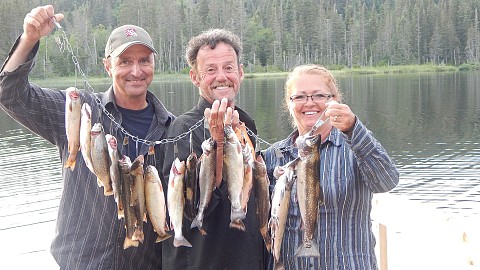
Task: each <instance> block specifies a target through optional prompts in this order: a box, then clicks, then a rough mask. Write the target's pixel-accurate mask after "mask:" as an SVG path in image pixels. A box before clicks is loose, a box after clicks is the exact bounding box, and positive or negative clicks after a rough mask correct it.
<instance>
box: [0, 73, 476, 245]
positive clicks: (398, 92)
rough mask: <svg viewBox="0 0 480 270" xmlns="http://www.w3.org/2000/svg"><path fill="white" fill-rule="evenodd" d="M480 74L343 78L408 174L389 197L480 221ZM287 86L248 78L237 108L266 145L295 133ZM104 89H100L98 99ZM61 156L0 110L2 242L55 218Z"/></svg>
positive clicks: (169, 99)
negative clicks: (253, 122)
mask: <svg viewBox="0 0 480 270" xmlns="http://www.w3.org/2000/svg"><path fill="white" fill-rule="evenodd" d="M479 75H480V73H477V72H468V73H446V74H425V75H421V74H415V75H389V76H383V75H382V76H378V75H376V76H355V77H339V78H338V80H339V86H340V89H341V90H342V91H343V93H344V103H347V104H348V105H350V106H351V108H352V110H353V111H354V113H356V114H357V116H358V117H359V119H360V120H361V121H362V122H363V123H364V124H366V125H367V127H368V128H369V129H370V130H371V131H372V132H373V133H374V135H375V137H376V138H377V139H378V140H379V141H380V142H381V143H382V145H383V146H384V147H385V148H386V149H387V151H388V152H389V154H390V155H391V157H392V158H393V159H394V161H395V163H396V164H397V166H398V168H399V170H400V172H401V181H400V185H399V186H398V187H397V188H396V189H395V190H394V191H392V192H391V194H393V195H398V196H404V197H407V198H409V199H411V200H417V201H419V202H422V203H426V204H431V205H433V206H434V207H436V208H438V209H442V211H445V213H447V214H449V215H462V216H477V215H480V76H479ZM284 82H285V78H275V79H274V78H266V79H247V80H245V81H244V83H243V84H242V90H241V93H240V95H239V97H238V103H239V105H240V106H241V107H243V108H244V109H245V110H246V111H247V112H248V113H249V114H250V115H251V116H253V117H254V118H255V120H256V123H257V127H258V131H259V133H258V135H259V136H260V137H261V138H262V139H264V140H265V141H267V142H269V143H273V142H275V141H277V140H280V139H283V138H285V137H286V136H287V135H288V134H289V133H290V132H291V126H290V123H289V120H288V115H287V114H286V113H285V110H284V107H283V84H284ZM52 87H58V88H65V87H66V86H62V85H60V84H59V85H55V86H52ZM107 87H108V86H107V85H97V86H94V88H95V89H96V91H104V90H105V89H106V88H107ZM152 89H153V91H154V92H155V93H156V94H157V96H158V97H159V98H160V99H161V100H162V101H163V102H164V104H165V105H166V107H167V108H169V109H170V110H171V111H172V112H173V113H175V114H177V115H178V114H181V113H182V112H185V111H187V110H188V109H190V108H191V107H192V106H193V105H195V104H196V102H197V99H198V90H197V89H195V88H194V87H193V86H192V84H191V83H190V82H171V83H161V84H155V85H153V87H152ZM261 146H262V147H263V148H266V147H267V146H268V145H267V144H262V145H261ZM57 155H58V152H57V150H56V148H55V147H53V146H51V145H50V144H48V143H47V142H45V141H44V140H42V139H41V138H39V137H38V136H36V135H34V134H32V133H30V132H29V131H28V130H26V129H25V128H23V127H22V126H20V125H19V124H17V123H16V122H14V121H13V120H11V119H10V118H9V117H8V116H7V115H6V114H5V112H4V111H2V110H0V177H1V181H0V236H1V237H2V238H4V237H9V234H10V232H11V231H12V229H18V228H25V230H26V231H28V230H29V229H31V228H38V227H39V226H40V225H41V224H42V223H48V222H51V223H53V221H54V220H55V219H56V213H57V209H58V202H59V198H60V195H61V188H62V185H61V172H60V162H59V159H58V156H57ZM35 226H36V227H35ZM49 233H53V232H49ZM10 237H11V236H10ZM49 238H50V237H49ZM48 240H49V239H48ZM18 246H23V245H21V244H18ZM14 248H19V252H28V251H24V249H21V248H20V247H14ZM35 248H36V247H34V248H33V249H35ZM42 248H43V249H45V247H44V246H43V247H38V250H41V249H42ZM31 249H32V248H30V251H31Z"/></svg>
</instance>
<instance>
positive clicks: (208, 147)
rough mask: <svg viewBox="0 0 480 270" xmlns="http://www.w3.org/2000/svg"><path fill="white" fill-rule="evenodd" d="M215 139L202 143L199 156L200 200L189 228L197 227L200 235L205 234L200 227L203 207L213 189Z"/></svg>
mask: <svg viewBox="0 0 480 270" xmlns="http://www.w3.org/2000/svg"><path fill="white" fill-rule="evenodd" d="M215 150H216V149H215V141H214V140H213V139H212V138H209V139H207V140H205V141H203V143H202V151H203V153H202V155H201V156H200V172H199V174H198V181H199V186H200V201H199V206H198V212H197V216H196V217H195V219H194V220H193V221H192V224H191V226H190V228H192V229H193V228H195V227H197V228H198V229H199V230H200V233H201V234H202V235H205V234H207V233H206V232H205V230H203V229H202V226H203V217H204V212H205V209H206V208H207V207H208V204H209V203H210V199H211V198H212V194H213V190H214V189H215V160H216V151H215Z"/></svg>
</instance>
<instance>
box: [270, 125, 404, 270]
mask: <svg viewBox="0 0 480 270" xmlns="http://www.w3.org/2000/svg"><path fill="white" fill-rule="evenodd" d="M296 137H298V131H295V132H293V133H292V134H290V135H289V136H288V137H287V138H286V139H285V140H282V141H279V142H277V143H275V144H274V145H272V146H271V147H269V148H268V149H267V150H265V152H264V156H265V163H266V165H267V169H268V175H269V177H270V181H271V182H270V185H271V186H270V190H271V191H272V190H273V187H274V185H275V180H276V179H275V178H274V177H273V171H274V169H275V167H276V166H279V165H284V164H285V163H287V162H289V161H291V160H293V159H295V158H296V157H297V149H296V148H293V147H292V146H293V144H294V142H295V139H296ZM275 149H279V150H280V151H282V152H283V157H277V156H276V154H275ZM320 156H321V158H320V179H319V181H320V185H321V188H322V190H323V194H324V200H325V204H323V205H320V210H319V214H318V218H317V231H316V233H315V236H314V241H316V242H317V244H318V246H319V249H320V250H319V252H320V257H319V258H314V257H298V258H295V256H294V254H295V251H296V250H297V248H298V247H299V246H300V245H301V244H302V237H303V229H302V225H301V223H302V220H301V215H300V209H299V206H298V202H297V197H296V184H294V186H293V189H292V192H291V201H290V202H291V203H290V207H289V210H288V218H287V223H286V229H285V233H284V236H283V241H282V247H281V251H280V253H281V255H280V256H281V259H282V260H283V262H284V265H285V269H297V270H302V269H347V270H353V269H359V270H367V269H377V268H378V267H377V260H376V257H375V250H374V248H375V237H374V235H373V232H372V228H371V227H372V222H371V219H370V212H371V210H372V204H371V200H372V195H373V193H380V192H387V191H390V190H392V189H393V188H394V187H395V186H396V185H397V184H398V181H399V173H398V170H397V168H396V167H395V164H394V163H393V161H392V160H391V159H390V157H389V156H388V154H387V152H386V151H385V149H384V148H383V147H382V146H381V145H380V143H379V142H378V141H377V140H376V139H375V138H374V137H373V136H372V134H371V132H370V131H369V130H367V128H366V127H365V126H364V125H363V124H362V123H361V122H360V120H359V119H358V118H357V121H356V124H355V126H354V129H353V133H352V136H351V138H348V137H347V136H346V135H345V134H343V133H342V132H340V131H339V130H338V129H336V128H333V129H332V131H331V133H330V135H329V136H328V138H327V139H326V140H325V142H323V143H322V145H321V148H320ZM270 261H273V258H271V259H270ZM270 264H272V263H270Z"/></svg>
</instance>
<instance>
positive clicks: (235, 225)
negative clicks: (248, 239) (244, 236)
mask: <svg viewBox="0 0 480 270" xmlns="http://www.w3.org/2000/svg"><path fill="white" fill-rule="evenodd" d="M230 228H234V229H237V230H240V231H242V232H244V231H245V224H243V221H242V220H240V219H236V220H232V221H231V222H230Z"/></svg>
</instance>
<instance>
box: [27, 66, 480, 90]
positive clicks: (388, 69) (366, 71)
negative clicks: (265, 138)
mask: <svg viewBox="0 0 480 270" xmlns="http://www.w3.org/2000/svg"><path fill="white" fill-rule="evenodd" d="M327 68H329V69H330V70H331V71H332V73H333V74H334V75H335V76H347V75H350V76H351V75H389V74H391V75H393V74H414V73H435V72H457V71H463V70H467V71H473V70H478V69H479V68H480V66H477V65H476V64H472V65H468V66H464V65H462V66H460V67H455V66H447V65H404V66H381V67H353V68H347V67H341V66H335V67H328V66H327ZM288 73H289V72H255V73H248V72H247V71H246V70H245V78H246V79H250V78H270V77H271V78H276V77H286V76H287V75H288ZM189 80H190V77H189V75H188V74H184V73H156V74H155V78H154V80H153V82H177V81H189ZM31 81H32V82H33V83H35V84H39V85H51V84H56V83H59V81H61V82H62V84H63V83H65V84H66V85H67V84H68V85H72V84H75V83H77V84H78V85H83V79H82V78H80V77H74V76H71V77H52V78H46V79H41V78H31ZM88 82H89V83H93V84H110V83H111V78H109V77H107V76H105V77H91V78H88Z"/></svg>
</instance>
